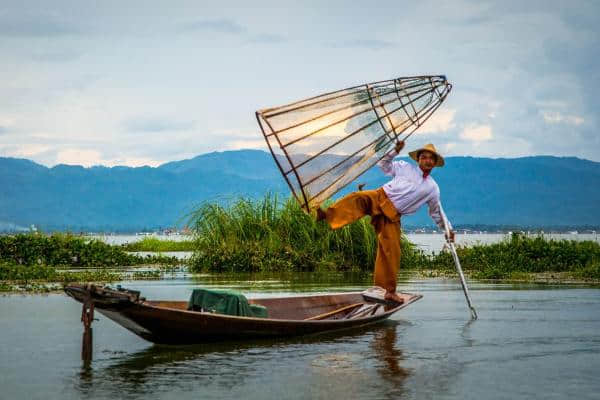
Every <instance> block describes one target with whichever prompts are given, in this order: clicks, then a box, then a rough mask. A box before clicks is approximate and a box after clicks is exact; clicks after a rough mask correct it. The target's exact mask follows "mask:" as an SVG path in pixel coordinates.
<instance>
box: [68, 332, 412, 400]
mask: <svg viewBox="0 0 600 400" xmlns="http://www.w3.org/2000/svg"><path fill="white" fill-rule="evenodd" d="M398 325H399V322H398V321H393V320H390V321H385V322H383V323H380V324H377V325H374V326H371V327H369V326H367V327H362V328H357V329H354V330H352V331H351V332H338V333H335V332H332V333H328V334H320V335H312V336H303V337H297V338H292V339H287V340H265V339H262V340H253V341H245V342H244V343H234V342H222V343H211V344H206V345H189V346H160V345H153V346H151V347H148V348H146V349H144V350H142V351H140V352H137V353H132V354H118V353H117V354H113V355H111V356H109V357H108V358H100V359H96V360H94V363H93V365H90V364H86V363H84V364H83V367H82V369H81V371H80V373H79V374H78V376H77V377H75V380H76V384H75V386H76V389H77V390H78V392H80V394H81V396H82V397H83V396H91V397H98V396H99V397H105V396H106V397H111V396H117V395H118V396H119V397H121V398H123V397H124V398H127V397H139V396H141V395H143V394H149V395H152V397H162V396H161V394H164V395H167V394H168V393H172V391H173V390H176V391H177V392H179V391H182V392H189V393H190V396H192V395H194V398H197V397H198V394H200V395H202V394H205V395H207V396H208V397H210V396H215V395H218V394H219V393H220V392H222V393H225V392H223V391H224V390H230V391H233V392H232V393H235V392H237V391H244V392H245V393H246V394H248V393H251V394H256V395H257V398H261V396H258V395H259V394H261V392H260V390H261V386H263V385H264V384H265V379H266V377H267V376H269V377H271V378H270V379H271V380H272V381H270V382H269V385H270V386H271V389H272V390H271V393H272V394H274V393H276V392H277V390H280V391H281V392H282V393H285V390H286V389H285V387H286V385H287V387H289V385H290V384H292V385H293V384H296V383H295V382H298V377H299V376H301V377H302V379H303V382H304V383H303V384H304V385H307V386H306V387H307V388H311V389H314V388H315V387H319V386H320V387H321V389H319V392H318V393H319V394H324V393H323V391H329V390H331V391H332V393H335V392H336V391H337V392H339V390H340V386H342V385H345V386H346V387H347V388H348V387H353V388H354V389H353V390H359V391H361V390H365V389H366V388H368V387H373V386H375V387H377V389H376V390H375V392H372V393H369V394H373V395H374V397H379V398H380V397H381V396H382V395H383V396H384V397H389V396H388V395H392V394H393V395H395V394H397V393H399V392H402V384H403V381H404V380H405V379H406V378H407V377H408V376H409V375H410V370H409V369H407V368H405V367H403V366H402V360H403V352H402V350H401V349H400V348H399V347H398V344H397V341H398V334H397V328H398ZM365 354H367V356H366V357H365ZM349 380H352V381H353V382H352V384H351V385H347V382H348V381H349ZM311 385H312V386H311ZM330 385H331V386H334V387H331V386H330ZM163 392H164V393H163ZM375 393H377V395H375ZM262 394H264V393H262ZM355 394H356V393H355ZM201 397H202V396H201ZM250 397H251V396H250ZM267 397H269V396H267ZM271 397H273V396H271ZM275 397H277V396H275ZM361 397H362V398H364V396H361ZM366 397H370V396H369V395H367V396H366ZM179 398H187V397H186V396H185V394H184V395H183V397H181V396H179ZM190 398H192V397H190ZM246 398H248V397H247V396H246Z"/></svg>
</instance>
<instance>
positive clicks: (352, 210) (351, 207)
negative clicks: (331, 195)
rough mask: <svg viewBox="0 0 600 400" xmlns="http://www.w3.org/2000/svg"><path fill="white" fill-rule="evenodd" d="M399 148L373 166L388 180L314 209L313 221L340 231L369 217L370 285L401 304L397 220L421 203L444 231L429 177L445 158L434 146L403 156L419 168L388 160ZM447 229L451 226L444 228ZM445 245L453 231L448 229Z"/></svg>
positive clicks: (400, 145) (437, 194) (437, 195)
mask: <svg viewBox="0 0 600 400" xmlns="http://www.w3.org/2000/svg"><path fill="white" fill-rule="evenodd" d="M403 148H404V141H399V142H397V143H396V146H395V147H394V149H393V150H392V151H390V152H389V153H388V154H386V155H385V156H384V157H383V158H382V159H381V161H380V162H379V163H378V165H379V167H380V168H381V169H382V170H383V173H384V174H386V175H389V176H391V177H392V180H391V181H389V182H388V183H386V184H385V185H383V186H382V187H380V188H379V189H377V190H364V191H358V192H354V193H351V194H349V195H347V196H345V197H344V198H342V199H340V200H338V201H337V202H336V203H334V204H333V205H331V206H330V207H329V208H327V210H323V209H321V208H317V210H316V218H317V220H318V221H322V220H325V221H327V223H328V224H329V226H330V227H331V228H332V229H338V228H341V227H343V226H345V225H347V224H349V223H352V222H354V221H356V220H358V219H360V218H362V217H364V216H365V215H370V216H371V224H372V225H373V227H374V228H375V232H376V233H377V256H376V258H375V272H374V281H375V285H376V286H380V287H382V288H383V289H385V291H386V293H385V299H386V300H390V301H395V302H397V303H402V298H401V297H400V296H398V294H397V293H396V278H397V274H398V267H399V265H400V217H401V216H402V215H409V214H413V213H415V212H416V211H417V210H418V209H419V208H420V207H421V206H422V205H423V204H425V203H427V205H428V206H429V215H430V216H431V218H432V219H433V220H434V221H435V223H436V224H437V225H438V227H440V229H442V230H444V229H445V227H444V220H443V218H442V215H441V211H440V189H439V187H438V185H437V183H436V182H435V181H434V180H433V178H432V177H431V176H430V174H431V170H432V169H433V168H435V167H443V166H444V158H443V157H442V156H441V155H440V154H439V153H438V152H437V151H436V149H435V147H434V146H433V144H426V145H425V146H423V147H421V148H419V149H417V150H415V151H411V152H410V153H408V155H409V156H410V158H412V159H413V160H415V161H416V162H417V164H418V166H415V165H413V164H410V163H407V162H406V161H393V159H394V157H395V156H396V155H398V153H400V151H401V150H402V149H403ZM448 224H449V225H450V223H448ZM448 230H449V232H450V238H449V239H450V240H451V241H454V231H453V230H452V227H451V226H448Z"/></svg>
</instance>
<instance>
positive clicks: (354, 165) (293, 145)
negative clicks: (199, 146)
mask: <svg viewBox="0 0 600 400" xmlns="http://www.w3.org/2000/svg"><path fill="white" fill-rule="evenodd" d="M451 88H452V85H450V84H449V83H448V81H447V80H446V77H444V76H418V77H409V78H398V79H393V80H388V81H381V82H374V83H368V84H365V85H361V86H356V87H352V88H348V89H343V90H339V91H337V92H332V93H327V94H324V95H321V96H317V97H313V98H310V99H307V100H302V101H298V102H295V103H292V104H288V105H285V106H281V107H274V108H268V109H264V110H259V111H257V112H256V117H257V119H258V123H259V125H260V127H261V129H262V131H263V134H264V136H265V139H266V141H267V144H268V145H269V149H270V150H271V153H272V154H273V157H274V159H275V162H276V163H277V165H278V166H279V169H280V170H281V173H282V174H283V176H284V178H285V179H286V181H287V182H288V184H289V186H290V188H291V189H292V192H293V194H294V196H295V197H296V199H297V200H298V201H299V202H300V204H301V205H302V207H303V208H304V209H305V210H310V209H311V208H314V207H316V206H318V205H319V204H321V203H322V202H323V201H325V200H327V199H328V198H329V197H331V196H332V195H333V194H334V193H336V192H337V191H339V190H340V189H342V188H343V187H344V186H346V185H347V184H349V183H350V182H352V181H353V180H354V179H356V178H357V177H358V176H359V175H361V174H362V173H364V172H365V171H367V170H368V169H369V168H371V167H372V166H373V165H374V164H375V163H377V161H379V160H380V159H381V158H382V157H383V156H384V155H385V154H387V153H388V152H389V151H390V150H391V149H392V148H393V147H394V145H395V142H396V141H397V140H405V139H406V138H407V137H408V136H410V135H411V134H412V133H413V132H414V131H415V130H416V129H418V128H419V127H420V126H421V125H423V123H424V122H425V121H426V120H427V119H428V118H429V117H430V116H431V115H432V114H433V112H434V111H435V110H436V109H437V108H438V107H439V106H440V105H441V103H442V102H443V101H444V99H445V98H446V96H447V95H448V93H449V92H450V90H451Z"/></svg>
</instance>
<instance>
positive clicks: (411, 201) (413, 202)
mask: <svg viewBox="0 0 600 400" xmlns="http://www.w3.org/2000/svg"><path fill="white" fill-rule="evenodd" d="M397 154H398V153H396V152H395V151H393V150H392V152H390V153H388V154H387V155H385V156H384V157H383V158H382V159H381V161H379V163H378V165H379V166H380V167H381V169H382V170H383V173H384V174H386V175H388V176H391V177H392V180H391V181H389V182H388V183H386V184H385V185H383V190H384V191H385V194H386V195H387V197H388V198H389V199H390V200H391V202H392V203H393V204H394V206H395V207H396V210H398V212H399V213H400V215H409V214H414V213H415V212H417V210H418V209H419V208H420V207H421V206H422V205H423V204H425V203H427V205H428V206H429V215H430V216H431V218H432V219H433V221H434V222H435V223H436V224H437V226H438V227H439V228H440V229H442V230H444V229H445V228H444V220H443V218H442V215H441V213H440V188H439V186H438V184H437V183H436V181H435V180H434V179H433V177H431V176H430V175H428V176H427V177H426V178H423V171H421V169H420V168H419V167H417V166H415V165H413V164H409V163H407V162H406V161H393V159H394V157H395V156H396V155H397ZM448 229H452V225H451V224H450V222H449V221H448Z"/></svg>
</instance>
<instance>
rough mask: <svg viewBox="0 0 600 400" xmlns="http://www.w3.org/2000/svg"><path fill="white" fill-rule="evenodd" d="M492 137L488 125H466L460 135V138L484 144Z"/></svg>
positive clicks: (490, 128)
mask: <svg viewBox="0 0 600 400" xmlns="http://www.w3.org/2000/svg"><path fill="white" fill-rule="evenodd" d="M492 137H493V134H492V127H491V126H489V125H476V124H471V125H467V126H466V127H465V128H464V129H463V130H462V132H461V133H460V138H461V139H464V140H469V141H472V142H485V141H488V140H491V139H492Z"/></svg>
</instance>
